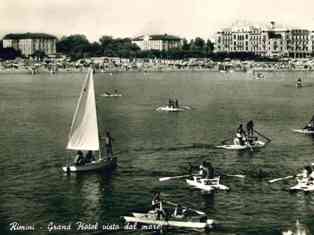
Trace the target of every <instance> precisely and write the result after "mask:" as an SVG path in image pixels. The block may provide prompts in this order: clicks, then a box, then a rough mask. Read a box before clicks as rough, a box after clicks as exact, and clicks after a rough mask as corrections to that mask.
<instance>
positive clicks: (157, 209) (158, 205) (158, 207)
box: [152, 192, 167, 220]
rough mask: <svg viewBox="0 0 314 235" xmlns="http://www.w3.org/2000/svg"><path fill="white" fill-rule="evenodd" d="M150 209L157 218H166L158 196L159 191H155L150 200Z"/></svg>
mask: <svg viewBox="0 0 314 235" xmlns="http://www.w3.org/2000/svg"><path fill="white" fill-rule="evenodd" d="M152 209H153V211H154V212H156V214H157V220H161V219H165V220H167V214H166V212H165V210H164V208H163V203H162V200H161V198H160V192H155V193H154V195H153V200H152Z"/></svg>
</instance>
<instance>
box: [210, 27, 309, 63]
mask: <svg viewBox="0 0 314 235" xmlns="http://www.w3.org/2000/svg"><path fill="white" fill-rule="evenodd" d="M215 52H225V53H230V52H248V53H254V54H255V55H259V56H264V57H271V58H279V57H293V58H305V57H309V56H311V55H312V53H313V52H314V34H313V32H312V31H309V30H306V29H275V28H274V27H272V28H271V29H262V28H258V27H254V26H250V27H243V28H236V29H235V28H232V29H231V28H230V29H225V30H222V31H220V32H217V34H216V39H215Z"/></svg>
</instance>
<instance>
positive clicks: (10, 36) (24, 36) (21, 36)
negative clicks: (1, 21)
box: [3, 33, 56, 39]
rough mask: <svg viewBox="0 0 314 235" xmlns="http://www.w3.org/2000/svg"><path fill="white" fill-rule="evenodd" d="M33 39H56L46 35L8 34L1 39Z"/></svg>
mask: <svg viewBox="0 0 314 235" xmlns="http://www.w3.org/2000/svg"><path fill="white" fill-rule="evenodd" d="M35 38H46V39H56V37H55V36H53V35H51V34H46V33H10V34H7V35H5V36H4V37H3V39H35Z"/></svg>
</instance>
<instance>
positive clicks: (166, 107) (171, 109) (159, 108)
mask: <svg viewBox="0 0 314 235" xmlns="http://www.w3.org/2000/svg"><path fill="white" fill-rule="evenodd" d="M156 111H164V112H183V111H185V109H184V108H172V107H169V106H160V107H158V108H157V109H156Z"/></svg>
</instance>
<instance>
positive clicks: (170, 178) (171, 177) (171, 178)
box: [159, 175, 191, 181]
mask: <svg viewBox="0 0 314 235" xmlns="http://www.w3.org/2000/svg"><path fill="white" fill-rule="evenodd" d="M190 176H191V175H179V176H170V177H161V178H159V181H167V180H174V179H182V178H187V177H190Z"/></svg>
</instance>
